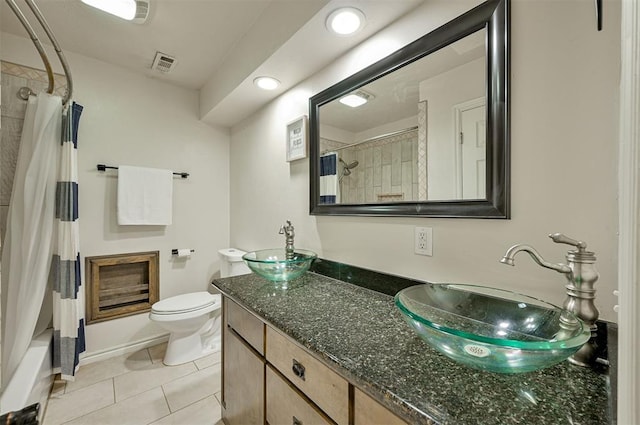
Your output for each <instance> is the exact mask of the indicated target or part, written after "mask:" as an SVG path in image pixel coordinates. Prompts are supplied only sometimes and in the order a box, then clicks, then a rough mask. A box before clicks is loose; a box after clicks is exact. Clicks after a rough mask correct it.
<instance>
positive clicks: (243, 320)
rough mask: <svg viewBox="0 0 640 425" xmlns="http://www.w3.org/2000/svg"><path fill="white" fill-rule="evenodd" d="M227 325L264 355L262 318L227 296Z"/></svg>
mask: <svg viewBox="0 0 640 425" xmlns="http://www.w3.org/2000/svg"><path fill="white" fill-rule="evenodd" d="M225 312H226V313H225V314H226V315H227V325H229V326H231V327H232V328H233V330H235V331H236V332H237V333H238V335H240V336H241V337H242V338H244V340H245V341H247V342H248V343H249V345H251V346H252V347H253V348H254V349H255V350H256V351H257V352H258V353H260V354H262V355H264V324H263V323H262V321H261V320H260V319H258V318H257V317H255V316H254V315H252V314H251V313H249V312H248V311H247V310H245V309H244V308H242V307H240V306H239V305H238V304H236V303H235V302H233V301H231V300H230V299H228V298H226V297H225Z"/></svg>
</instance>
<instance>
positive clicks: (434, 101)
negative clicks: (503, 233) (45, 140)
mask: <svg viewBox="0 0 640 425" xmlns="http://www.w3.org/2000/svg"><path fill="white" fill-rule="evenodd" d="M508 54H509V46H508V0H496V1H493V0H489V1H487V2H485V3H482V4H480V5H479V6H477V7H475V8H474V9H472V10H470V11H469V12H467V13H465V14H463V15H461V16H459V17H458V18H456V19H454V20H453V21H450V22H448V23H446V24H445V25H443V26H441V27H440V28H438V29H436V30H434V31H432V32H430V33H428V34H426V35H425V36H423V37H422V38H420V39H418V40H416V41H414V42H413V43H411V44H409V45H407V46H405V47H403V48H402V49H400V50H398V51H396V52H395V53H393V54H391V55H390V56H388V57H386V58H384V59H382V60H380V61H379V62H377V63H375V64H373V65H371V66H369V67H368V68H365V69H364V70H362V71H360V72H358V73H356V74H354V75H352V76H351V77H349V78H347V79H345V80H343V81H341V82H339V83H337V84H335V85H334V86H332V87H330V88H328V89H326V90H324V91H323V92H320V93H318V94H317V95H315V96H314V97H312V98H311V99H310V111H309V132H310V134H309V141H310V154H309V156H310V161H311V162H310V183H311V190H310V194H311V199H310V212H311V214H313V215H382V216H403V215H413V216H423V217H478V218H509V116H508V113H509V108H508V87H509V81H508V79H509V69H508V68H509V61H508Z"/></svg>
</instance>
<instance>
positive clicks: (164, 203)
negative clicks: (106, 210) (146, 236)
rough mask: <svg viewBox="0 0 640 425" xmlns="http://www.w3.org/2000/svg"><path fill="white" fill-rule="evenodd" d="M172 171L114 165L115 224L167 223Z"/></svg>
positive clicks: (156, 224) (169, 210) (169, 213)
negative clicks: (115, 189)
mask: <svg viewBox="0 0 640 425" xmlns="http://www.w3.org/2000/svg"><path fill="white" fill-rule="evenodd" d="M172 196H173V172H172V171H171V170H160V169H157V168H143V167H131V166H128V165H120V166H118V224H121V225H140V224H142V225H155V226H159V225H168V224H171V209H172V208H171V198H172Z"/></svg>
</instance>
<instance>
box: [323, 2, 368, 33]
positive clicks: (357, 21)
mask: <svg viewBox="0 0 640 425" xmlns="http://www.w3.org/2000/svg"><path fill="white" fill-rule="evenodd" d="M364 22H365V17H364V13H362V12H361V11H360V10H358V9H356V8H355V7H341V8H340V9H336V10H334V11H333V12H331V13H330V14H329V16H328V17H327V21H326V22H325V25H326V26H327V29H328V30H329V31H331V32H333V33H335V34H337V35H343V36H344V35H351V34H354V33H356V32H357V31H358V30H360V29H361V28H362V27H363V26H364Z"/></svg>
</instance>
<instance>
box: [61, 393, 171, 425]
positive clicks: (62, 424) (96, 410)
mask: <svg viewBox="0 0 640 425" xmlns="http://www.w3.org/2000/svg"><path fill="white" fill-rule="evenodd" d="M156 388H158V387H153V388H149V389H148V390H146V391H143V392H141V393H140V394H136V395H141V394H144V393H147V392H149V391H153V390H155V389H156ZM162 393H163V394H164V391H163V392H162ZM114 397H115V394H114ZM134 397H135V396H134ZM130 398H131V397H128V398H126V399H125V400H128V399H130ZM122 401H124V400H122ZM165 401H166V400H165ZM118 403H119V402H118V401H114V403H111V404H109V405H108V406H104V407H101V408H99V409H95V410H92V411H91V412H87V413H85V414H84V415H80V416H78V417H76V418H73V419H69V420H68V421H66V422H62V423H60V425H65V424H68V423H69V422H73V421H75V420H78V419H80V418H84V417H85V416H88V415H91V414H94V413H96V412H99V411H101V410H105V409H107V408H109V407H112V406H115V405H116V404H118ZM167 407H168V405H167ZM169 411H171V409H169ZM159 419H161V418H158V419H156V420H159Z"/></svg>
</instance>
